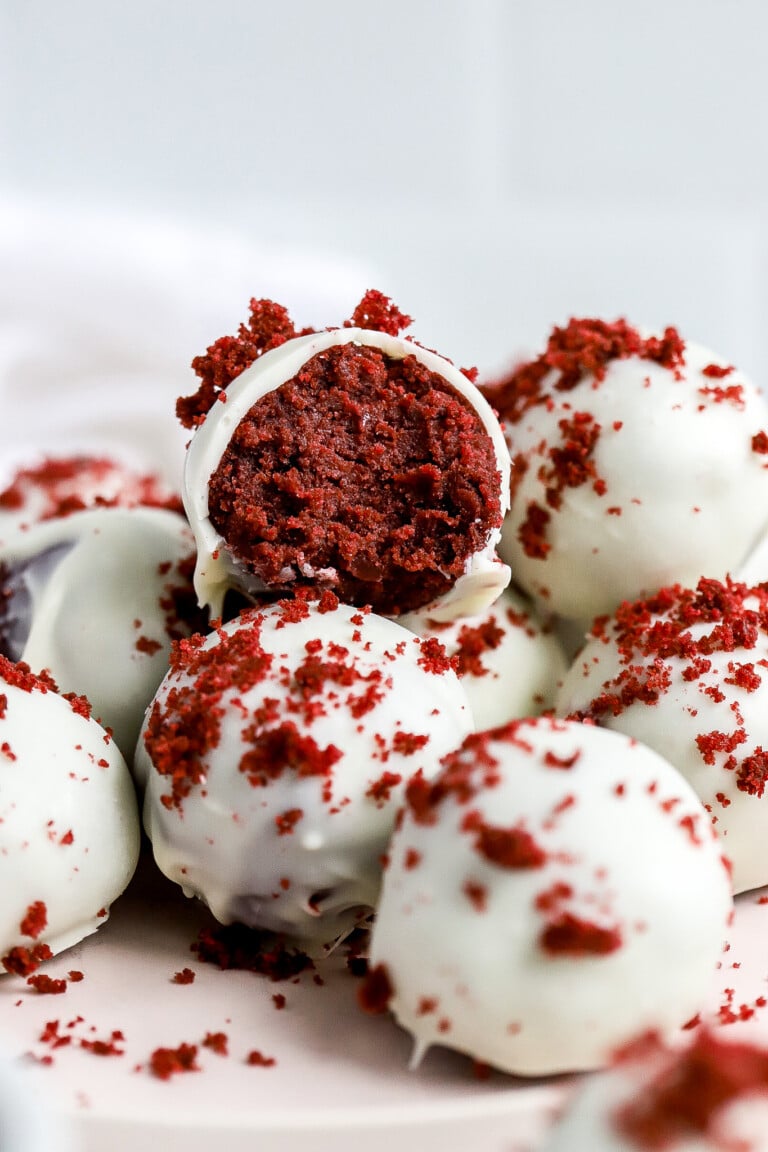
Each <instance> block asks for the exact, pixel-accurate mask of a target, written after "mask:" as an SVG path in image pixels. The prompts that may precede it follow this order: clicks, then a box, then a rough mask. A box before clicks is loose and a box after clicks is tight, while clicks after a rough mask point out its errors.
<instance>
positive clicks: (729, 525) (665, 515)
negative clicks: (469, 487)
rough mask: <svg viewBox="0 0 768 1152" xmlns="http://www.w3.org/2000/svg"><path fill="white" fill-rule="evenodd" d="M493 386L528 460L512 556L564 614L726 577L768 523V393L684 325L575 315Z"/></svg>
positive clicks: (520, 483) (519, 573) (521, 462)
mask: <svg viewBox="0 0 768 1152" xmlns="http://www.w3.org/2000/svg"><path fill="white" fill-rule="evenodd" d="M484 392H485V395H486V396H487V398H488V399H489V401H490V402H491V404H492V405H493V406H494V407H495V408H496V410H497V411H498V412H499V414H500V416H501V418H502V423H503V426H504V429H505V433H506V436H507V441H508V444H509V447H510V451H511V455H512V458H513V468H512V496H511V508H510V512H509V514H508V515H507V518H506V520H505V523H504V529H503V535H502V541H501V544H500V546H499V552H500V555H501V556H502V557H503V559H504V560H506V561H507V563H508V564H509V565H510V566H511V568H512V571H513V573H514V576H515V579H516V580H517V581H518V583H519V584H520V585H521V586H522V587H523V589H524V590H525V591H526V592H528V593H529V594H530V595H532V596H534V597H536V598H537V599H538V600H539V602H540V603H541V604H542V605H544V606H545V608H546V609H547V610H548V611H550V612H553V613H555V614H557V615H559V616H563V617H568V618H571V619H577V620H584V621H588V622H591V620H592V618H593V617H594V616H596V615H598V614H601V613H606V612H612V611H613V610H614V608H616V607H617V606H618V604H620V603H621V601H623V600H630V599H635V598H637V597H638V596H642V595H648V594H652V593H653V592H656V591H657V590H658V589H659V588H661V587H663V586H664V585H667V584H673V583H681V584H691V583H695V582H696V580H698V578H699V577H700V576H702V575H705V576H713V577H716V578H718V579H722V578H723V577H725V575H726V574H728V573H732V572H733V571H734V570H735V569H736V568H737V566H738V565H739V564H740V563H741V562H742V561H743V560H744V558H745V557H746V556H747V554H748V553H749V552H750V551H751V549H752V548H753V546H754V545H755V543H756V541H757V540H758V538H759V537H760V536H761V534H762V533H763V531H764V530H765V528H766V526H767V525H768V401H767V400H766V398H765V397H764V396H763V395H762V394H761V393H760V392H759V391H758V390H757V388H756V387H755V386H754V385H753V384H752V383H750V381H749V380H747V379H746V377H745V376H744V375H743V374H742V373H741V372H739V371H738V369H737V368H735V367H734V366H733V365H732V364H730V363H728V361H727V360H724V359H723V358H722V357H720V356H717V355H716V354H715V353H713V352H711V351H709V350H708V349H706V348H704V347H702V346H700V345H698V344H694V343H690V342H687V341H685V340H683V338H682V337H681V336H680V334H679V333H678V332H677V331H676V329H674V328H667V329H665V331H664V332H663V333H662V334H661V335H652V336H648V335H643V334H642V333H641V332H639V331H638V330H637V329H635V328H633V327H631V326H630V325H629V324H628V323H627V322H626V321H625V320H618V321H616V322H614V323H607V322H605V321H602V320H595V319H574V320H571V321H570V322H569V323H568V324H567V325H566V326H565V327H564V328H555V329H554V331H553V333H552V335H551V336H550V338H549V342H548V344H547V347H546V348H545V350H544V351H543V352H542V353H541V355H540V356H538V357H537V358H536V359H534V360H532V361H530V362H529V363H525V364H523V365H521V366H520V367H518V368H517V369H516V370H515V371H514V372H513V373H512V374H511V375H510V376H509V377H508V378H507V379H505V380H502V381H500V382H499V383H497V384H491V385H488V386H487V387H485V388H484Z"/></svg>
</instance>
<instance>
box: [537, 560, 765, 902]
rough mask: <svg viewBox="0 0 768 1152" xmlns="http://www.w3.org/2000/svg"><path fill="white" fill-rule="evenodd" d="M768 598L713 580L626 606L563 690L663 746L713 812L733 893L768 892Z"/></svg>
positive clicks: (600, 717)
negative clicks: (730, 870)
mask: <svg viewBox="0 0 768 1152" xmlns="http://www.w3.org/2000/svg"><path fill="white" fill-rule="evenodd" d="M767 705H768V590H766V589H765V588H761V587H760V586H758V587H755V588H754V589H749V588H747V586H746V585H743V584H737V583H732V582H727V583H725V584H722V583H720V582H719V581H716V580H701V581H700V582H699V584H698V586H697V588H695V589H680V588H672V589H662V590H661V591H660V592H659V593H658V595H657V596H655V597H651V598H649V599H648V600H646V601H636V602H633V603H627V604H625V605H622V607H621V608H620V609H619V610H618V611H617V612H616V614H615V615H614V617H613V618H612V619H610V620H609V621H607V622H602V623H598V624H596V626H595V629H594V634H593V635H592V637H591V639H590V640H589V642H588V643H587V644H586V645H585V647H584V648H583V649H582V651H581V652H580V653H579V655H578V656H577V657H576V659H575V661H574V663H573V664H572V666H571V668H570V669H569V671H568V673H567V675H566V677H565V680H564V681H563V684H562V686H561V688H560V690H559V692H558V695H557V700H556V710H557V712H558V714H559V715H561V716H567V715H571V714H578V715H579V716H583V717H586V718H589V719H590V720H593V721H594V722H595V723H597V724H600V725H601V726H603V727H606V728H611V729H613V730H615V731H617V732H623V733H625V734H626V735H627V736H631V737H633V738H634V739H636V740H641V741H642V742H643V743H644V744H647V745H648V747H650V748H654V749H655V750H656V751H657V752H658V753H659V755H661V756H664V757H665V758H666V759H667V760H669V761H670V763H672V764H674V766H675V767H676V768H677V769H678V771H679V772H681V773H682V774H683V775H684V776H685V777H686V779H687V780H688V782H689V783H690V784H691V786H692V787H693V789H694V790H695V792H696V794H697V795H698V796H699V799H700V800H701V802H702V803H703V804H704V806H705V808H706V809H707V811H708V812H709V814H710V819H711V821H712V824H713V827H714V828H715V830H716V831H717V832H718V834H719V835H720V837H721V839H722V844H723V851H724V853H725V854H726V856H727V857H728V859H729V860H730V862H731V866H732V868H733V885H734V890H735V891H736V892H741V891H744V890H746V889H748V888H756V887H758V886H760V885H762V884H766V883H768V860H766V854H765V841H766V836H768V808H766V803H765V800H766V797H765V795H764V793H765V786H766V783H767V782H768V754H766V751H765V749H768V706H767Z"/></svg>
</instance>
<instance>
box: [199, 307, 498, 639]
mask: <svg viewBox="0 0 768 1152" xmlns="http://www.w3.org/2000/svg"><path fill="white" fill-rule="evenodd" d="M251 309H252V316H251V322H250V327H249V328H245V326H243V328H242V329H241V333H240V336H239V337H231V338H228V337H225V338H224V339H223V340H222V341H219V342H217V344H215V345H213V346H212V347H211V348H210V349H209V352H208V355H207V356H206V357H199V358H198V359H197V360H196V361H195V362H194V366H195V368H196V370H197V372H198V374H199V375H200V376H201V377H202V381H203V383H202V385H201V388H200V391H199V392H198V393H197V394H196V396H194V397H189V398H186V399H184V400H181V401H180V402H179V406H178V411H179V414H180V416H181V418H182V420H183V422H185V423H186V424H187V425H188V426H194V425H199V426H198V427H197V430H196V432H195V434H194V436H193V437H192V441H191V444H190V447H189V450H188V453H187V461H186V469H185V478H184V502H185V505H186V508H187V513H188V516H189V520H190V523H191V525H192V527H193V529H194V532H195V536H196V540H197V547H198V564H197V570H196V573H195V585H196V588H197V590H198V596H199V599H200V602H201V604H207V605H209V606H210V607H211V610H212V611H213V613H214V614H219V613H220V611H221V605H222V601H223V596H224V594H225V592H226V589H227V588H228V587H231V586H234V587H237V588H239V589H240V590H241V591H244V592H246V593H248V594H259V593H263V592H264V591H271V592H279V593H285V592H293V591H295V590H296V589H297V588H300V587H301V586H302V585H312V586H319V587H322V588H328V589H330V590H332V591H333V592H334V593H336V594H337V595H338V596H339V597H340V599H342V600H343V601H345V602H346V603H350V604H355V605H359V606H364V605H371V606H372V607H373V608H374V610H375V611H376V612H380V613H382V614H383V615H388V616H397V615H399V614H400V613H402V612H408V611H412V610H414V609H417V608H421V607H424V606H425V605H430V606H431V610H432V612H433V614H435V615H438V616H440V618H441V619H450V618H452V617H454V616H458V615H468V614H472V613H475V612H479V611H481V610H482V609H483V608H484V607H485V606H486V605H488V604H490V603H492V602H493V600H495V598H496V597H497V596H498V595H499V593H500V592H501V590H502V589H503V588H504V587H505V585H506V584H507V583H508V581H509V571H508V569H507V568H506V566H505V565H503V564H502V563H501V562H500V561H499V560H498V558H497V556H496V545H497V543H498V540H499V536H500V530H501V524H502V520H503V517H504V513H505V511H506V509H507V507H508V497H509V454H508V452H507V449H506V445H505V443H504V436H503V434H502V432H501V428H500V426H499V423H498V421H497V419H496V417H495V416H494V414H493V412H492V411H491V409H490V407H489V406H488V404H487V402H486V401H485V400H484V399H483V397H482V395H481V394H480V392H479V390H478V389H477V388H476V387H475V385H474V384H473V383H472V382H471V380H470V379H469V377H468V375H465V374H464V373H463V372H461V371H459V370H458V369H457V368H455V367H454V366H453V364H451V363H450V362H449V361H448V360H445V359H443V358H442V357H440V356H437V355H436V354H435V353H434V352H430V351H428V350H427V349H426V348H422V347H421V345H420V344H416V343H415V342H414V341H412V340H408V339H404V338H402V337H401V336H399V335H398V333H399V331H400V330H401V328H403V327H404V326H406V325H407V324H408V323H410V320H409V318H408V317H406V316H403V315H402V314H401V313H399V312H398V311H397V309H396V308H395V307H394V306H393V305H392V304H390V302H389V301H388V300H386V298H385V297H383V296H381V295H380V293H376V292H371V293H368V294H367V295H366V297H365V298H364V299H363V301H362V303H361V304H360V305H359V306H358V308H357V309H356V311H355V314H354V316H353V317H352V320H351V321H349V322H348V323H347V324H345V325H344V327H341V328H334V329H330V330H326V331H323V332H311V331H310V332H309V333H307V332H303V333H298V334H297V333H296V331H295V329H294V327H293V324H292V323H291V321H290V319H289V318H288V316H287V314H286V313H285V310H284V309H282V308H280V307H279V306H278V305H276V304H272V303H271V302H269V301H263V300H262V301H252V303H251ZM470 375H471V374H470Z"/></svg>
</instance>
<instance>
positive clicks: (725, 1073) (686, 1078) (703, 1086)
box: [612, 1028, 768, 1152]
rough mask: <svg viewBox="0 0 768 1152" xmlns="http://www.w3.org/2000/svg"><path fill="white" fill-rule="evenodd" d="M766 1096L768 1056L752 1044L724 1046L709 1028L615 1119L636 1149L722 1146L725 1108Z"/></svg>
mask: <svg viewBox="0 0 768 1152" xmlns="http://www.w3.org/2000/svg"><path fill="white" fill-rule="evenodd" d="M630 1056H631V1052H630ZM766 1093H768V1052H766V1051H765V1050H763V1049H760V1048H758V1047H756V1046H755V1045H753V1044H749V1043H747V1042H742V1043H730V1042H727V1041H723V1040H721V1039H720V1038H719V1036H718V1035H717V1033H716V1032H714V1031H712V1030H711V1029H706V1028H703V1029H700V1030H699V1031H698V1032H697V1033H696V1036H695V1038H694V1041H693V1043H692V1044H691V1046H690V1048H688V1049H687V1050H686V1051H684V1052H683V1053H681V1054H680V1055H678V1056H676V1057H673V1058H670V1059H669V1060H668V1061H667V1064H666V1066H665V1067H664V1068H663V1069H662V1071H661V1072H660V1073H658V1074H657V1075H655V1076H653V1077H652V1079H651V1080H650V1082H649V1083H645V1084H642V1085H640V1086H639V1088H638V1091H637V1093H636V1094H635V1095H634V1096H633V1097H632V1098H631V1099H630V1100H627V1102H626V1103H624V1104H622V1105H621V1106H620V1107H619V1108H618V1109H617V1110H616V1111H615V1112H614V1114H613V1117H612V1120H613V1124H614V1126H615V1129H616V1131H617V1132H619V1133H620V1134H621V1135H622V1136H623V1137H625V1138H626V1139H628V1140H629V1141H631V1143H632V1145H633V1146H636V1147H637V1148H638V1149H647V1150H648V1152H662V1150H663V1149H665V1148H669V1147H672V1146H673V1145H674V1146H676V1145H677V1144H678V1143H683V1142H684V1143H686V1144H687V1143H688V1142H689V1141H690V1142H691V1144H693V1143H694V1142H698V1140H699V1139H701V1140H705V1141H706V1140H707V1139H708V1138H710V1139H712V1140H713V1142H714V1141H717V1139H718V1128H719V1124H720V1117H721V1114H722V1113H723V1112H724V1111H725V1109H727V1108H728V1107H729V1106H730V1105H732V1104H734V1103H735V1102H736V1101H737V1100H739V1099H740V1098H742V1097H749V1096H755V1095H759V1096H761V1097H764V1096H765V1095H766ZM719 1146H720V1145H719V1142H718V1147H719ZM727 1146H728V1148H731V1147H734V1146H733V1145H731V1144H730V1143H729V1144H728V1145H727ZM725 1147H726V1145H725V1144H723V1148H725ZM738 1147H739V1148H742V1144H741V1143H739V1145H738ZM743 1147H744V1148H745V1149H746V1145H743Z"/></svg>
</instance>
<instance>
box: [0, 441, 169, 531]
mask: <svg viewBox="0 0 768 1152" xmlns="http://www.w3.org/2000/svg"><path fill="white" fill-rule="evenodd" d="M122 473H124V475H121V480H122V483H121V487H120V489H119V490H118V492H117V494H116V495H108V496H105V495H104V492H105V491H110V492H111V491H112V489H113V488H114V481H115V476H116V474H122ZM100 487H101V488H102V491H101V493H100V492H99V488H100ZM83 491H84V492H85V495H81V492H83ZM33 496H34V497H36V498H37V499H39V500H41V508H40V510H39V511H38V510H37V509H35V510H34V519H35V520H54V519H60V518H62V517H65V516H70V515H72V513H74V512H82V511H84V510H85V509H87V508H116V507H127V508H132V507H138V506H142V507H148V508H167V509H169V510H171V511H173V512H179V513H181V512H183V505H182V503H181V499H180V497H179V496H176V495H173V494H169V493H168V492H166V491H165V488H164V486H163V484H162V482H161V481H160V479H159V477H157V476H154V475H152V474H151V473H146V474H135V473H133V472H130V471H129V470H127V469H123V466H122V465H120V464H118V463H116V462H115V461H114V460H110V459H109V458H108V457H101V456H65V457H48V458H46V459H44V460H42V461H41V462H40V463H39V464H35V465H32V466H30V467H28V468H19V469H18V470H17V472H16V473H15V475H14V476H13V479H12V480H11V482H10V484H8V486H7V487H6V488H4V489H3V490H2V491H0V510H4V511H8V512H13V511H20V510H22V509H23V508H24V506H25V504H26V503H27V500H28V499H30V498H32V497H33Z"/></svg>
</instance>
